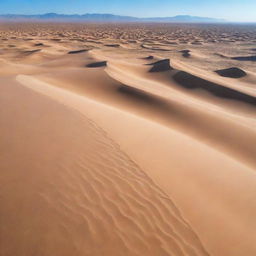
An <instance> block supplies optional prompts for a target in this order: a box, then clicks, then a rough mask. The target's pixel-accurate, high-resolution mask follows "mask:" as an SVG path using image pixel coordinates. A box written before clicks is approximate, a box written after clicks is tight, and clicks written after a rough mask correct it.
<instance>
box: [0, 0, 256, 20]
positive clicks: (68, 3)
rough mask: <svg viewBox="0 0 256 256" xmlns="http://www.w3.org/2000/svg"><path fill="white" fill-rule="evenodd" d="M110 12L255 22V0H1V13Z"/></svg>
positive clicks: (140, 15) (142, 15) (143, 15)
mask: <svg viewBox="0 0 256 256" xmlns="http://www.w3.org/2000/svg"><path fill="white" fill-rule="evenodd" d="M47 12H57V13H65V14H70V13H78V14H83V13H113V14H120V15H130V16H137V17H157V16H158V17H163V16H175V15H180V14H182V15H183V14H189V15H195V16H204V17H214V18H224V19H227V20H229V21H249V22H250V21H254V22H256V0H0V13H1V14H6V13H19V14H39V13H40V14H41V13H47Z"/></svg>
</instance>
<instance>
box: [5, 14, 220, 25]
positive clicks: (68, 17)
mask: <svg viewBox="0 0 256 256" xmlns="http://www.w3.org/2000/svg"><path fill="white" fill-rule="evenodd" d="M0 20H8V21H35V20H36V21H55V22H63V21H67V22H69V21H72V22H173V23H221V22H225V20H222V19H215V18H208V17H197V16H190V15H177V16H173V17H152V18H137V17H131V16H121V15H113V14H98V13H94V14H89V13H88V14H82V15H79V14H57V13H46V14H38V15H22V14H2V15H0Z"/></svg>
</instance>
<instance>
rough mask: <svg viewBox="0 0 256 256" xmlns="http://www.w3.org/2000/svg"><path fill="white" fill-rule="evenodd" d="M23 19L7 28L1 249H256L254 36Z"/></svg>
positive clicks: (2, 61)
mask: <svg viewBox="0 0 256 256" xmlns="http://www.w3.org/2000/svg"><path fill="white" fill-rule="evenodd" d="M22 26H23V27H22ZM22 26H21V28H22V29H21V30H16V28H13V27H9V26H6V25H5V26H3V27H2V32H1V34H2V42H1V47H2V49H3V50H2V52H1V55H0V66H1V70H0V86H1V90H0V132H1V143H0V150H1V154H0V169H1V170H2V172H1V176H0V182H1V183H0V184H1V188H0V203H1V215H0V224H1V225H0V255H1V256H2V255H3V256H5V255H216V256H222V255H223V256H224V255H225V256H226V255H248V256H251V255H252V256H253V255H255V254H256V246H255V237H256V233H255V230H256V226H255V221H254V220H255V214H256V204H255V195H256V174H255V168H256V158H255V156H256V147H255V145H254V143H253V141H256V129H255V127H256V126H255V124H256V120H255V105H256V99H255V94H256V91H255V82H256V74H255V72H254V71H253V70H254V69H253V67H255V63H254V62H252V61H249V62H248V63H247V64H246V63H244V61H243V64H241V62H242V61H241V58H239V59H237V58H236V59H232V56H234V55H235V56H241V55H242V54H243V53H244V51H249V47H250V45H248V44H247V45H246V46H244V48H243V47H242V46H241V42H239V41H237V42H234V45H233V49H234V52H232V51H231V52H229V51H230V45H228V43H227V42H221V37H222V36H223V33H224V32H223V33H221V32H220V34H218V32H216V30H215V28H213V29H212V28H211V27H209V28H208V29H207V30H206V31H208V32H207V33H208V36H209V37H214V36H213V34H212V33H213V31H215V32H214V33H215V39H214V40H216V42H218V43H217V44H216V45H217V46H218V47H219V45H222V48H221V47H219V48H218V47H214V50H217V49H218V50H219V55H217V54H216V52H213V45H211V44H210V43H209V42H208V41H207V42H205V41H204V40H206V39H205V38H204V33H206V32H205V31H204V30H203V32H202V33H200V35H201V37H202V38H201V39H199V37H198V39H195V38H196V37H197V36H196V35H197V29H202V28H193V29H194V30H193V29H192V31H193V33H192V36H191V38H190V36H188V35H189V33H188V31H191V28H190V27H188V28H186V27H182V30H179V29H178V28H177V31H176V30H175V29H176V27H174V28H173V29H174V32H172V33H174V35H175V36H176V38H172V39H171V36H170V35H171V33H169V32H168V33H169V34H168V33H166V34H165V36H163V33H160V32H161V29H160V28H159V27H157V26H156V27H154V28H153V34H152V35H151V38H150V36H147V33H146V32H145V31H147V28H145V27H142V28H140V27H139V28H138V29H139V30H140V32H141V33H140V36H138V34H136V35H135V34H134V31H135V30H134V28H130V27H129V26H127V27H126V28H125V32H124V34H123V36H121V37H120V38H117V37H118V36H117V35H119V33H120V31H119V30H118V29H116V30H114V29H113V28H112V27H111V26H110V27H105V28H104V29H105V30H104V32H103V30H102V29H103V28H102V27H101V26H99V27H94V26H92V27H89V28H88V29H89V30H88V31H89V32H88V31H87V30H85V32H84V33H82V32H83V30H80V32H77V31H78V30H77V29H76V26H80V25H76V26H74V25H70V27H69V26H67V27H65V29H63V27H61V26H60V25H59V26H57V25H56V26H53V25H38V27H32V26H30V25H28V24H26V25H25V24H24V25H22ZM73 27H74V28H73ZM73 29H74V31H76V32H74V31H73ZM122 29H124V27H122ZM151 29H152V28H151ZM218 29H219V30H220V31H221V30H223V31H225V33H227V35H228V36H227V38H229V40H231V41H232V40H233V39H232V36H233V34H232V33H233V32H232V31H233V30H232V28H229V29H228V28H218ZM239 29H240V28H239ZM17 31H23V32H22V33H23V34H21V32H18V33H17ZM38 31H40V34H39V32H38ZM60 31H62V32H60ZM143 31H144V32H145V34H143V33H144V32H143ZM180 31H184V34H183V33H181V32H180ZM217 31H218V30H217ZM86 33H87V34H86ZM175 33H176V34H175ZM179 33H181V34H179ZM248 33H250V31H249V32H248ZM248 33H247V34H246V35H247V36H248ZM60 34H62V35H63V36H61V38H63V39H60V38H58V36H59V37H60ZM6 35H7V37H8V38H9V39H8V40H3V39H4V37H6ZM8 35H9V36H8ZM10 35H16V36H12V39H10ZM106 35H108V37H107V36H106ZM172 35H173V34H172ZM185 35H187V36H188V38H187V39H185V37H186V36H185ZM246 35H243V33H242V32H241V38H242V37H243V36H245V37H246ZM251 35H252V37H251V39H250V40H251V45H253V40H254V39H253V33H252V34H251ZM79 36H80V38H78V37H79ZM29 37H31V39H33V40H29V41H24V40H23V39H24V38H29ZM74 37H76V38H75V39H74ZM110 38H112V40H110ZM182 38H183V40H187V43H189V45H186V48H187V49H189V50H186V51H185V53H186V54H185V55H184V51H183V52H180V51H181V50H182V48H184V45H182V44H185V43H184V42H183V43H182V42H181V40H182ZM206 38H207V37H206ZM81 40H84V42H85V43H84V45H82V43H81V42H82V41H81ZM173 40H175V41H176V44H171V42H172V41H173ZM241 40H242V39H241ZM247 41H249V39H247ZM199 42H201V43H200V44H199ZM225 43H226V44H227V45H225ZM229 43H230V42H229ZM236 44H237V46H236ZM10 45H14V46H13V47H10ZM238 45H239V46H238ZM239 47H240V48H241V49H240V48H239ZM251 48H252V46H251ZM239 49H240V50H241V52H239ZM39 50H40V51H39ZM223 52H225V53H227V52H228V54H226V55H227V56H228V57H227V56H226V55H225V58H224V57H223V56H224V55H223V54H222V53H223ZM221 54H222V55H223V56H222V55H221ZM148 56H149V57H148ZM209 56H211V60H212V61H211V62H209V61H208V58H209ZM169 59H171V62H170V61H169ZM213 60H214V61H213ZM232 66H237V68H233V69H231V70H230V69H228V70H227V69H225V68H228V67H232ZM215 71H218V72H215Z"/></svg>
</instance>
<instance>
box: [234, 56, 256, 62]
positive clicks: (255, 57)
mask: <svg viewBox="0 0 256 256" xmlns="http://www.w3.org/2000/svg"><path fill="white" fill-rule="evenodd" d="M231 59H232V60H238V61H256V55H253V56H239V57H232V58H231Z"/></svg>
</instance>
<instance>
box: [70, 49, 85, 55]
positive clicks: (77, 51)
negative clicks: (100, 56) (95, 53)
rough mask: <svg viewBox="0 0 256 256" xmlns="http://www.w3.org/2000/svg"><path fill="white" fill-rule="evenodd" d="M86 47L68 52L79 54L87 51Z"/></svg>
mask: <svg viewBox="0 0 256 256" xmlns="http://www.w3.org/2000/svg"><path fill="white" fill-rule="evenodd" d="M88 51H89V50H88V49H82V50H76V51H69V52H68V54H79V53H83V52H88Z"/></svg>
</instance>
